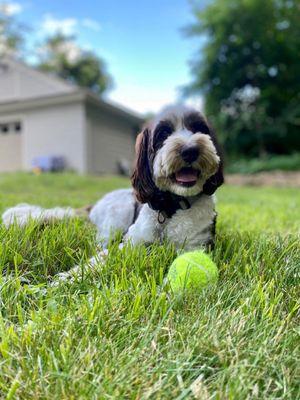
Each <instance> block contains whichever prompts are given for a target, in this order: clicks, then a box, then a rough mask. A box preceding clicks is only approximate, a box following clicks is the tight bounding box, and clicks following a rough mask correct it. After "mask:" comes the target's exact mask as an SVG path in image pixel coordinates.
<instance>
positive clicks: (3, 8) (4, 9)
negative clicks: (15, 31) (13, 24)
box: [0, 1, 23, 16]
mask: <svg viewBox="0 0 300 400" xmlns="http://www.w3.org/2000/svg"><path fill="white" fill-rule="evenodd" d="M22 10H23V7H22V5H21V4H20V3H16V2H13V1H3V2H0V13H2V14H4V15H7V16H11V15H15V14H19V13H20V12H22Z"/></svg>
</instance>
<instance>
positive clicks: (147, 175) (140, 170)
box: [131, 128, 155, 203]
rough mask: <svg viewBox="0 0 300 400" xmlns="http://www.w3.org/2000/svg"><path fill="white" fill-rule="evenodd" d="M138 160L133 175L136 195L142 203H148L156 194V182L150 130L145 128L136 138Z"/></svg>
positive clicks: (132, 179)
mask: <svg viewBox="0 0 300 400" xmlns="http://www.w3.org/2000/svg"><path fill="white" fill-rule="evenodd" d="M135 152H136V160H135V166H134V170H133V174H132V177H131V183H132V186H133V189H134V192H135V196H136V198H137V200H138V201H140V202H141V203H148V202H149V201H150V200H151V199H152V197H153V194H154V191H155V184H154V182H153V179H152V172H151V165H150V160H149V155H150V154H149V152H150V131H149V129H148V128H145V129H144V130H143V131H142V132H141V133H140V134H139V135H138V136H137V139H136V144H135Z"/></svg>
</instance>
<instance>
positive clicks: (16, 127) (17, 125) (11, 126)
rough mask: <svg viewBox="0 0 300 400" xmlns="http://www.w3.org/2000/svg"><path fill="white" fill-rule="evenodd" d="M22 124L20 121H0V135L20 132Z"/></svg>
mask: <svg viewBox="0 0 300 400" xmlns="http://www.w3.org/2000/svg"><path fill="white" fill-rule="evenodd" d="M21 132H22V124H21V122H20V121H13V122H0V135H8V134H20V133H21Z"/></svg>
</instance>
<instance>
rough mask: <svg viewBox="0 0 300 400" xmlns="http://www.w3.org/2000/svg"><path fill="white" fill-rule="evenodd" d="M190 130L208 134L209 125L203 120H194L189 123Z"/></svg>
mask: <svg viewBox="0 0 300 400" xmlns="http://www.w3.org/2000/svg"><path fill="white" fill-rule="evenodd" d="M189 130H190V131H191V132H193V133H198V132H201V133H205V134H206V135H209V129H208V126H207V125H206V124H205V123H204V122H202V121H194V122H192V123H191V124H190V125H189Z"/></svg>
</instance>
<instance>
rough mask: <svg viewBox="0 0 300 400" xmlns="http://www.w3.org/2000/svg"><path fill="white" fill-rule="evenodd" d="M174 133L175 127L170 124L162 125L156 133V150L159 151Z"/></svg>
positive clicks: (154, 140)
mask: <svg viewBox="0 0 300 400" xmlns="http://www.w3.org/2000/svg"><path fill="white" fill-rule="evenodd" d="M173 131H174V128H173V125H171V124H168V123H160V124H159V125H158V126H157V128H156V129H155V132H154V138H153V147H154V150H158V149H159V148H160V147H161V146H162V145H163V143H164V141H165V140H166V139H167V138H168V137H169V136H170V135H171V134H172V133H173Z"/></svg>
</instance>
